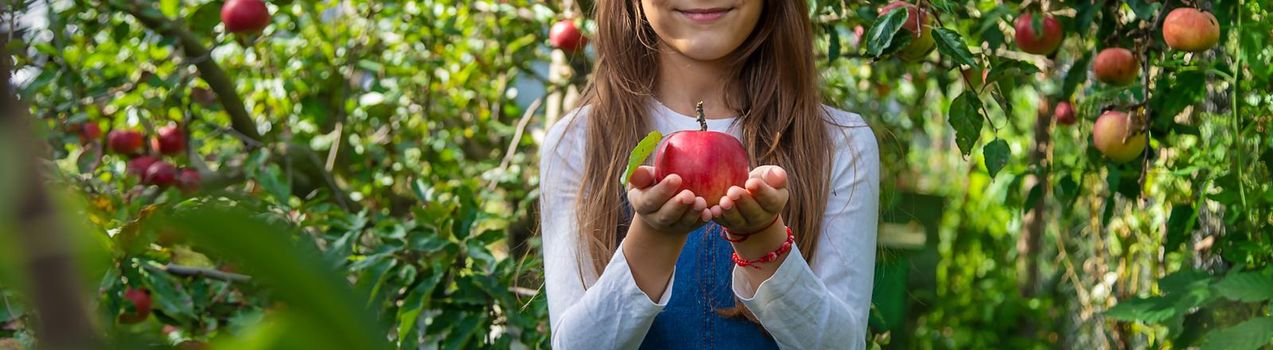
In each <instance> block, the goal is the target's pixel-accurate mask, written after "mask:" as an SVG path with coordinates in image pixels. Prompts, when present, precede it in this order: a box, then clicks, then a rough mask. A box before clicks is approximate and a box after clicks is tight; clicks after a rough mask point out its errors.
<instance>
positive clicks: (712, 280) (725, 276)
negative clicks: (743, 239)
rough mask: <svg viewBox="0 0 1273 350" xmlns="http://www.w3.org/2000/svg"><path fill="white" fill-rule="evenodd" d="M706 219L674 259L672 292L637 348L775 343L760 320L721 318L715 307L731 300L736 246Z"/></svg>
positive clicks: (731, 348)
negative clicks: (764, 329)
mask: <svg viewBox="0 0 1273 350" xmlns="http://www.w3.org/2000/svg"><path fill="white" fill-rule="evenodd" d="M720 230H721V228H720V226H717V225H716V223H711V222H709V223H708V224H706V225H703V226H702V227H700V228H698V229H697V230H694V232H691V233H690V235H689V238H688V239H686V241H685V248H684V249H682V250H681V256H680V257H679V258H678V259H677V260H676V280H675V282H674V283H673V284H672V296H671V298H670V299H668V303H667V306H666V307H664V308H663V312H661V313H659V315H658V316H656V317H655V318H654V324H653V325H651V326H650V332H649V333H646V335H645V340H644V341H642V342H641V349H727V350H736V349H737V350H742V349H777V348H778V344H777V343H775V342H774V339H773V338H772V337H770V336H769V335H767V334H765V333H764V331H762V329H761V327H760V325H757V324H754V323H751V322H750V321H747V320H746V319H743V318H724V317H721V316H720V315H719V314H717V313H716V310H717V309H720V308H728V307H732V306H734V291H733V288H732V284H733V283H732V278H731V271H732V270H733V261H732V260H730V255H731V254H732V253H733V252H734V248H733V247H732V246H730V244H729V242H727V241H725V240H724V239H722V238H721V237H720Z"/></svg>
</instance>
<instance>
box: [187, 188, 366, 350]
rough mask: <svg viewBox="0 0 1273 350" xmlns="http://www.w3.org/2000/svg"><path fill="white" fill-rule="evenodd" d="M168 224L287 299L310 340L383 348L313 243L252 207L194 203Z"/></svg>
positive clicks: (343, 346)
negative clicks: (269, 219)
mask: <svg viewBox="0 0 1273 350" xmlns="http://www.w3.org/2000/svg"><path fill="white" fill-rule="evenodd" d="M168 224H170V225H171V226H174V227H176V228H178V229H181V230H183V231H187V232H190V235H189V237H191V239H192V240H194V241H195V243H197V244H198V245H199V246H201V247H205V248H207V249H209V250H211V251H212V252H214V253H215V254H216V256H221V257H225V258H228V259H230V260H232V261H234V262H235V265H236V266H241V267H243V268H244V269H245V270H246V273H247V274H249V275H251V276H252V277H253V281H254V282H259V283H261V284H262V285H263V286H265V287H268V288H270V292H271V295H273V296H275V297H277V298H278V299H277V300H279V301H283V302H285V303H287V305H288V308H287V311H286V312H287V313H289V314H293V318H292V319H294V320H303V321H301V322H297V323H295V324H291V325H289V327H297V329H298V330H303V331H304V334H306V336H307V337H312V338H309V339H310V340H312V341H313V342H314V343H319V344H323V345H324V346H323V347H322V348H327V349H387V348H389V344H388V343H387V340H386V339H385V338H384V334H386V333H387V332H388V331H387V330H384V329H381V324H380V323H379V322H376V320H375V318H373V317H372V316H371V315H370V314H368V313H367V311H368V310H366V309H364V308H363V307H362V305H361V303H358V302H352V301H355V300H364V298H365V296H362V295H359V294H358V293H356V292H355V291H354V290H353V288H352V287H351V286H350V285H349V282H348V281H347V280H346V279H345V277H344V275H343V274H341V273H340V272H338V271H336V270H335V269H334V268H332V267H331V266H330V265H327V264H324V263H323V260H322V257H321V254H320V252H319V251H318V249H317V247H315V246H314V244H313V242H311V241H309V240H308V239H304V237H309V236H308V235H305V234H301V233H299V232H296V231H295V230H294V229H293V228H292V227H288V226H283V225H281V222H279V221H268V220H265V219H263V218H262V217H261V216H260V214H259V213H258V212H256V211H254V210H252V209H251V208H245V207H243V206H230V205H229V204H221V203H214V204H199V205H198V206H196V207H193V208H188V209H184V210H183V211H182V212H179V213H178V214H177V215H175V216H173V217H172V219H171V220H168Z"/></svg>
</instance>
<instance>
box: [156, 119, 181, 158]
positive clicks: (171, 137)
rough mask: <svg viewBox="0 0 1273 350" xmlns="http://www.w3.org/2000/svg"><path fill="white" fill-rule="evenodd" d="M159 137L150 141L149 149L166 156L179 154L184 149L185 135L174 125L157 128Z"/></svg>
mask: <svg viewBox="0 0 1273 350" xmlns="http://www.w3.org/2000/svg"><path fill="white" fill-rule="evenodd" d="M158 133H159V135H157V136H155V138H153V139H151V140H150V148H152V149H154V150H156V151H159V153H162V154H166V155H174V154H179V153H181V151H184V150H185V149H186V135H185V134H183V133H182V132H181V128H180V127H178V126H176V125H168V126H165V127H162V128H159V131H158Z"/></svg>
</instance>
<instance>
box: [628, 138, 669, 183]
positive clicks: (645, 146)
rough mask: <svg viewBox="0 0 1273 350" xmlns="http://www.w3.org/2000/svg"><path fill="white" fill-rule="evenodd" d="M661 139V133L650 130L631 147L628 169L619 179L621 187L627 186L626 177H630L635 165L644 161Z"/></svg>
mask: <svg viewBox="0 0 1273 350" xmlns="http://www.w3.org/2000/svg"><path fill="white" fill-rule="evenodd" d="M660 140H663V133H661V132H659V131H658V130H654V131H651V132H650V133H649V134H647V135H645V138H644V139H641V142H639V143H637V145H636V147H635V148H633V149H632V155H630V156H628V170H627V171H624V172H623V178H622V179H619V183H620V184H623V187H627V186H628V179H629V178H631V177H632V173H635V172H636V169H637V167H639V166H641V164H644V163H645V159H646V158H649V157H650V153H653V152H654V147H655V146H658V145H659V141H660Z"/></svg>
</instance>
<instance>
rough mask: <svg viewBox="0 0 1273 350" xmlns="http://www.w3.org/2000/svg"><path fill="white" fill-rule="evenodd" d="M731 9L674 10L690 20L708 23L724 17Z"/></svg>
mask: <svg viewBox="0 0 1273 350" xmlns="http://www.w3.org/2000/svg"><path fill="white" fill-rule="evenodd" d="M732 10H733V8H710V9H686V10H676V12H677V13H680V14H681V15H684V16H685V17H688V18H689V19H690V20H693V21H695V22H699V23H709V22H713V21H716V20H718V19H720V18H721V17H725V14H728V13H729V11H732Z"/></svg>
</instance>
